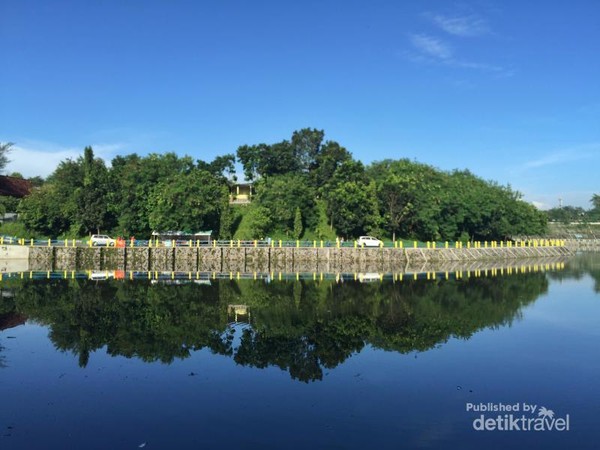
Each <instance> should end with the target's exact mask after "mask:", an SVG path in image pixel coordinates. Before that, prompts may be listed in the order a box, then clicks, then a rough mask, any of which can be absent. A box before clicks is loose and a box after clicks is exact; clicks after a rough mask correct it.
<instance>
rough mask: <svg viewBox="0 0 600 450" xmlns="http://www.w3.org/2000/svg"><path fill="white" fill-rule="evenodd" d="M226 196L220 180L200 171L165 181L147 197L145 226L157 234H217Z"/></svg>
mask: <svg viewBox="0 0 600 450" xmlns="http://www.w3.org/2000/svg"><path fill="white" fill-rule="evenodd" d="M228 194H229V191H228V189H227V185H226V184H225V183H224V182H223V181H222V179H220V178H218V177H215V176H214V175H213V174H211V173H209V172H206V171H204V170H197V169H196V170H193V171H192V172H190V173H188V174H184V175H180V176H178V177H173V178H168V179H165V180H163V181H161V182H160V183H158V184H157V185H156V186H155V187H154V189H153V190H152V193H151V195H150V197H149V200H148V211H149V215H148V220H149V224H150V226H151V227H152V229H154V230H159V231H168V230H173V231H189V232H196V231H200V230H214V231H217V230H219V228H220V218H221V212H222V211H223V209H224V208H226V207H228V198H229V197H228Z"/></svg>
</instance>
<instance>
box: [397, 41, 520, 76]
mask: <svg viewBox="0 0 600 450" xmlns="http://www.w3.org/2000/svg"><path fill="white" fill-rule="evenodd" d="M408 37H409V40H410V43H411V44H412V48H413V52H408V53H405V56H406V57H407V58H408V59H410V60H411V61H413V62H417V63H429V64H440V65H445V66H448V67H455V68H460V69H472V70H477V71H481V72H488V73H493V74H495V75H497V76H502V77H508V76H512V75H513V74H514V70H513V69H509V68H506V67H502V66H498V65H494V64H488V63H483V62H477V61H468V60H463V59H460V58H457V57H456V56H455V55H454V54H455V52H454V49H453V47H452V46H451V45H450V44H449V43H448V42H447V41H445V40H443V39H440V38H437V37H435V36H431V35H428V34H425V33H419V34H410V35H409V36H408ZM415 51H416V53H415Z"/></svg>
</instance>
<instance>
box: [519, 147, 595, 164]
mask: <svg viewBox="0 0 600 450" xmlns="http://www.w3.org/2000/svg"><path fill="white" fill-rule="evenodd" d="M598 151H600V143H593V144H587V145H582V146H580V147H574V148H570V149H565V150H560V151H554V152H552V153H548V154H546V155H544V156H541V157H539V158H537V159H533V160H531V161H527V162H525V163H524V164H523V165H522V168H523V169H537V168H540V167H545V166H552V165H556V164H565V163H569V162H576V161H581V160H583V159H591V158H595V157H598Z"/></svg>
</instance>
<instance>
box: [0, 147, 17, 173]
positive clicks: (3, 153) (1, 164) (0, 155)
mask: <svg viewBox="0 0 600 450" xmlns="http://www.w3.org/2000/svg"><path fill="white" fill-rule="evenodd" d="M13 145H14V144H13V143H12V142H6V143H2V142H0V172H1V171H3V170H4V168H5V167H6V165H7V164H8V163H9V162H10V161H9V159H8V154H9V153H10V151H11V150H12V148H11V147H12V146H13Z"/></svg>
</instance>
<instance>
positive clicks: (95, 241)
mask: <svg viewBox="0 0 600 450" xmlns="http://www.w3.org/2000/svg"><path fill="white" fill-rule="evenodd" d="M90 242H91V243H92V245H93V246H97V245H101V246H104V247H114V246H115V244H116V243H117V241H115V240H114V239H113V238H111V237H110V236H106V235H105V234H92V237H91V238H90Z"/></svg>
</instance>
